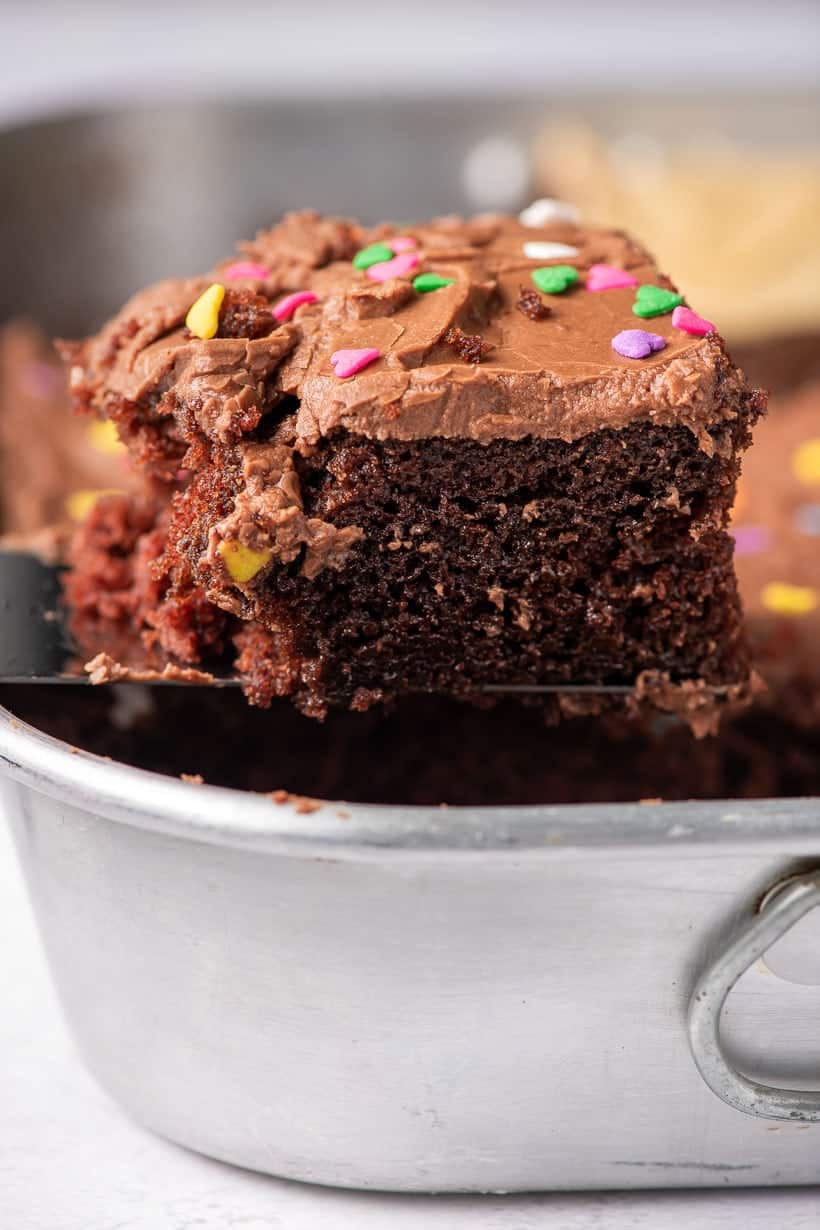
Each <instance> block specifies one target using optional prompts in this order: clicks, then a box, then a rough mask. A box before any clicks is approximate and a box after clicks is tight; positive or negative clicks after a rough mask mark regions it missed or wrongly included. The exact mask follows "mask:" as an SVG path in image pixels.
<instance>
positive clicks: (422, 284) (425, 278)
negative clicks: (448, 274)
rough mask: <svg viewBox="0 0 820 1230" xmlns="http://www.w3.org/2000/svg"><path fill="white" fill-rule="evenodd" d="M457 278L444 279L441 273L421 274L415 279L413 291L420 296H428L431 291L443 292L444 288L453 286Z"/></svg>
mask: <svg viewBox="0 0 820 1230" xmlns="http://www.w3.org/2000/svg"><path fill="white" fill-rule="evenodd" d="M453 282H455V278H444V277H442V276H441V274H440V273H420V274H419V276H418V277H417V278H413V290H417V291H418V292H419V294H420V295H426V294H427V292H428V291H431V290H441V288H442V286H452V285H453Z"/></svg>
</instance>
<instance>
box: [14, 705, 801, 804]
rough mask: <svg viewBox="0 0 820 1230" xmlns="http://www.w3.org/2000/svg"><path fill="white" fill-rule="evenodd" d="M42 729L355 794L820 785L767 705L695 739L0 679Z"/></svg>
mask: <svg viewBox="0 0 820 1230" xmlns="http://www.w3.org/2000/svg"><path fill="white" fill-rule="evenodd" d="M0 703H2V704H3V705H5V706H6V707H7V708H9V709H10V710H11V711H12V712H13V713H15V714H17V715H18V716H20V717H21V718H23V719H24V720H25V721H27V722H29V723H30V724H31V725H33V726H37V727H39V728H40V729H42V730H44V731H46V732H47V733H49V734H53V735H55V736H57V737H58V738H61V739H64V740H65V741H67V742H68V743H71V744H72V745H75V746H79V747H82V748H84V749H86V750H88V751H92V752H95V753H97V754H99V755H105V756H111V757H114V758H115V759H118V760H121V761H124V762H125V763H126V764H132V765H136V766H138V767H140V768H146V769H151V770H154V771H157V772H160V773H166V774H171V775H174V776H176V775H181V774H185V775H192V776H196V775H199V776H201V777H202V778H203V779H204V780H205V781H207V782H209V783H211V784H213V785H221V786H230V787H234V788H238V789H246V790H254V791H274V790H288V791H290V792H292V793H295V794H304V795H309V796H312V797H316V798H344V799H348V800H350V801H351V802H363V803H395V804H418V805H438V804H441V803H447V804H451V805H454V806H455V805H473V806H474V805H486V806H490V805H503V804H539V803H544V804H550V803H551V804H560V803H607V802H629V801H634V800H638V799H657V798H663V799H668V800H675V799H678V800H679V799H690V798H691V799H708V798H712V799H715V798H727V797H734V798H767V797H788V796H792V797H794V796H800V795H820V730H818V729H817V728H816V726H812V725H808V726H805V727H802V726H801V725H799V724H798V723H796V722H794V721H789V720H786V719H785V718H783V717H779V716H777V715H776V714H773V713H771V712H768V713H767V712H764V711H761V710H760V709H757V710H752V711H750V712H749V713H747V714H745V715H740V716H738V717H735V718H733V719H732V720H731V722H728V723H726V724H725V725H724V729H723V731H722V733H721V734H720V735H718V736H717V737H714V738H706V739H702V740H696V739H694V737H693V736H692V735H691V733H690V732H689V730H688V729H687V728H686V727H685V726H684V725H683V724H682V723H680V722H677V721H668V720H665V719H661V720H657V721H655V722H654V723H652V724H651V725H649V726H640V727H638V726H636V725H635V724H634V723H633V724H630V723H626V722H618V721H612V722H609V723H607V724H603V723H602V722H601V721H600V720H599V719H584V718H577V719H573V720H571V721H565V722H563V723H562V724H560V725H558V726H552V727H545V723H544V717H543V714H542V712H541V711H540V710H539V709H537V708H536V709H527V708H524V707H522V706H521V705H519V704H517V703H515V702H504V703H501V704H498V705H497V706H495V707H493V708H490V709H477V708H475V707H473V706H472V705H469V704H466V703H459V702H455V701H449V700H445V699H442V698H437V697H416V698H413V699H410V700H407V701H405V702H403V703H401V704H399V705H397V706H395V707H394V708H392V709H391V710H389V711H387V712H386V713H385V712H384V711H382V710H381V709H378V708H376V709H373V710H371V711H370V712H368V713H365V714H350V713H341V712H340V713H332V714H331V715H330V716H329V717H328V719H327V720H326V721H325V722H317V721H315V720H314V719H310V718H305V717H302V716H301V715H300V714H299V713H298V712H297V711H296V710H295V709H294V708H293V706H292V705H291V704H290V702H289V701H280V702H278V703H276V704H274V706H273V708H271V709H270V710H264V711H263V710H258V709H250V708H249V707H248V706H247V705H246V703H245V701H244V699H243V698H242V697H241V696H240V695H239V694H238V693H234V692H208V691H207V690H203V689H193V690H188V689H182V688H174V689H172V688H155V689H151V688H148V687H144V686H142V685H133V684H129V685H115V686H113V687H109V688H76V689H75V688H71V689H69V688H60V687H55V688H48V687H16V688H10V687H9V688H5V689H0Z"/></svg>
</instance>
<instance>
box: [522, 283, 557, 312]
mask: <svg viewBox="0 0 820 1230" xmlns="http://www.w3.org/2000/svg"><path fill="white" fill-rule="evenodd" d="M515 306H516V307H517V308H518V310H519V312H520V313H521V314H522V316H526V317H527V319H528V320H546V319H547V317H548V316H549V315H551V313H552V309H551V308H549V307H547V305H546V303H545V302H544V300H543V299H542V298H541V296H540V295H539V294H538V293H537V292H536V291H534V290H529V289H528V288H527V287H526V286H522V287H521V291H520V294H519V296H518V302H517V303H516V305H515Z"/></svg>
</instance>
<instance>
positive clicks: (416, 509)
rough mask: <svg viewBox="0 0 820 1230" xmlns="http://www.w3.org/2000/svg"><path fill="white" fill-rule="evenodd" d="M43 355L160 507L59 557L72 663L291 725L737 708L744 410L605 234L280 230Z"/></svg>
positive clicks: (734, 375) (527, 217) (720, 363)
mask: <svg viewBox="0 0 820 1230" xmlns="http://www.w3.org/2000/svg"><path fill="white" fill-rule="evenodd" d="M65 349H66V353H67V356H68V358H69V361H70V363H71V368H72V370H71V388H72V392H73V396H74V398H75V401H76V403H77V404H78V405H79V407H80V408H81V409H84V410H86V411H88V412H89V413H90V414H92V415H95V416H98V417H100V418H103V419H108V420H110V421H112V422H113V423H114V424H115V425H116V427H117V431H118V432H119V435H120V437H121V438H122V440H123V441H124V442H125V444H126V445H127V446H128V448H129V449H130V450H131V452H132V454H133V456H134V458H135V460H136V461H137V462H138V463H139V464H140V465H141V466H142V467H143V469H144V470H145V471H146V472H149V473H150V474H151V475H152V476H153V477H154V478H155V479H157V480H161V482H162V483H163V484H164V486H163V487H162V488H161V492H162V493H161V494H160V495H158V496H156V497H154V499H153V503H151V504H150V506H149V505H147V504H145V503H142V504H138V503H137V502H135V501H133V500H131V501H129V500H127V499H123V498H121V497H120V498H116V497H112V498H111V499H110V500H107V501H106V500H103V501H100V502H99V503H98V504H97V506H96V508H95V510H94V512H93V513H92V515H91V517H90V519H89V521H88V523H87V525H86V526H85V528H84V530H83V531H82V533H81V534H80V536H79V539H78V541H77V543H76V544H75V550H74V573H73V576H72V577H71V578H70V580H69V583H68V597H69V600H70V602H71V603H72V605H73V607H74V610H75V621H74V623H75V632H76V633H77V635H78V637H79V639H80V641H81V642H82V644H83V646H84V647H86V648H87V649H88V651H89V653H92V652H94V651H95V650H96V649H97V648H99V647H100V642H99V639H98V637H99V635H100V633H101V629H102V624H103V623H104V622H105V621H106V620H107V619H108V620H109V622H110V619H111V618H113V619H114V622H115V623H118V625H119V629H120V631H121V633H122V634H123V637H124V638H125V639H126V640H127V639H128V638H129V637H130V638H131V639H132V640H134V641H139V642H140V643H141V644H142V645H143V646H145V647H147V648H149V649H150V650H151V651H152V652H156V653H162V654H165V655H168V656H169V657H170V659H171V660H172V661H174V662H177V663H179V664H181V665H183V666H196V667H200V666H204V667H207V666H208V664H209V663H212V662H213V661H216V660H221V661H223V662H224V661H225V659H226V658H228V659H230V658H231V657H232V656H233V655H235V663H236V667H237V669H238V670H239V672H240V673H241V675H242V677H243V679H244V680H245V687H246V691H247V694H248V697H249V698H250V699H251V700H252V701H253V702H254V703H256V704H258V705H266V704H269V703H270V701H271V699H272V698H273V697H274V696H282V695H288V696H291V697H292V698H293V699H294V701H295V702H296V703H297V704H298V706H299V707H300V708H301V709H302V710H303V711H304V712H306V713H309V714H312V715H317V716H321V715H323V714H324V713H325V712H326V711H327V709H328V707H329V706H342V707H349V708H354V709H365V708H367V707H369V706H370V705H371V704H373V703H375V702H378V701H382V700H386V699H390V698H393V697H397V696H402V695H404V694H407V693H412V692H427V693H440V694H447V695H455V696H472V695H476V694H477V693H480V691H481V689H482V688H483V687H484V686H485V685H499V684H557V685H567V687H569V685H593V686H595V685H609V684H615V685H627V686H629V687H631V688H632V689H633V698H634V699H635V701H636V702H637V701H641V700H642V699H646V698H649V699H651V700H654V702H655V703H657V704H658V705H660V706H661V707H664V708H670V709H676V710H679V711H681V712H684V713H686V715H687V716H688V717H689V718H690V719H691V720H692V721H693V722H694V723H695V725H696V726H698V728H699V729H706V728H708V727H709V726H710V725H711V724H712V723H713V719H714V716H715V713H716V711H717V708H718V707H719V705H720V704H721V703H722V702H723V701H725V699H726V698H727V696H728V697H739V696H742V695H744V694H745V693H746V692H747V691H748V689H749V679H750V667H749V656H748V648H747V645H746V642H745V638H744V634H743V627H742V618H741V609H740V602H739V598H738V591H737V583H736V579H735V575H734V571H733V566H732V551H733V542H732V538H731V536H730V534H729V529H728V521H729V512H730V509H731V506H732V503H733V500H734V495H735V484H736V481H737V478H738V474H739V471H740V459H741V455H742V453H743V451H744V449H745V448H746V447H747V446H748V444H749V442H750V438H751V428H752V425H753V424H754V422H755V421H756V419H757V418H758V417H759V415H760V414H761V412H762V409H763V407H764V403H765V398H764V396H763V394H761V393H759V392H756V391H754V390H752V389H751V388H750V387H749V386H748V384H747V382H746V380H745V378H744V376H743V374H742V373H741V372H740V371H739V370H738V369H737V368H736V367H735V366H734V364H733V363H732V361H731V359H730V357H729V356H728V354H727V352H726V349H725V346H724V344H723V342H722V340H721V338H720V336H719V334H718V333H717V331H716V329H715V327H714V326H713V325H712V324H710V322H708V321H705V320H703V319H702V318H701V317H699V316H698V315H697V314H696V313H695V312H694V311H692V310H690V308H688V307H687V306H686V304H685V302H684V299H683V297H682V295H681V294H680V293H679V292H678V291H677V289H676V288H675V286H674V285H673V283H672V282H671V281H670V280H669V278H668V277H666V276H665V275H664V274H662V273H660V272H659V271H658V270H657V268H656V267H655V266H654V265H653V263H652V261H651V259H650V257H649V256H648V255H647V254H646V252H645V251H644V250H643V249H642V248H641V247H640V246H639V245H638V244H636V243H635V242H634V241H633V240H631V239H630V238H628V237H627V236H626V235H624V234H623V233H621V232H618V231H613V230H602V229H595V228H589V227H581V226H579V225H577V224H576V223H575V222H574V221H573V220H571V218H570V216H569V214H568V211H567V210H566V209H565V208H564V207H561V206H559V205H557V204H555V203H546V204H545V203H542V204H541V205H539V206H538V207H537V208H536V209H534V210H533V209H531V210H529V211H525V214H524V215H522V219H511V218H506V217H499V216H483V217H479V218H475V219H473V220H471V221H463V220H461V219H458V218H443V219H437V220H434V221H432V222H429V223H424V224H421V225H417V226H409V227H402V228H394V227H391V226H389V225H385V226H380V227H376V228H371V229H369V230H368V229H365V228H363V227H361V226H359V225H358V224H357V223H354V222H349V221H340V220H336V219H327V218H322V217H320V216H319V215H317V214H314V213H300V214H293V215H290V216H288V217H286V218H285V219H284V221H283V222H282V223H280V224H279V225H278V226H275V227H274V228H273V229H272V230H270V231H267V232H262V233H261V234H259V235H258V236H257V237H256V239H255V240H254V241H252V242H251V243H248V244H245V245H242V247H241V249H240V251H239V253H238V255H237V257H236V258H235V259H233V260H232V261H230V262H227V263H225V264H223V265H221V266H218V267H217V268H216V269H215V270H214V271H212V272H210V273H209V274H207V275H205V276H204V277H202V278H198V279H197V278H195V279H187V280H177V281H167V282H164V283H161V284H160V285H158V286H154V287H152V288H150V289H148V290H146V291H144V292H142V293H140V294H138V295H137V296H135V298H133V299H132V300H131V301H130V302H129V303H128V304H126V306H125V307H124V308H123V309H122V311H121V312H120V313H119V314H118V315H117V316H116V317H115V318H114V320H112V321H111V322H110V323H109V324H108V325H106V326H105V328H103V329H102V331H101V332H100V333H99V334H98V335H97V336H96V337H93V338H91V339H89V340H87V341H85V342H82V343H77V344H71V345H70V346H67V347H66V348H65ZM109 564H110V567H109ZM605 703H610V702H604V701H602V700H601V698H600V697H595V698H591V699H590V698H589V697H586V698H584V699H583V700H582V699H580V698H579V697H578V695H577V694H575V695H573V694H572V693H571V692H569V691H568V692H567V693H566V694H565V695H564V696H562V698H561V701H560V702H559V704H560V705H561V707H563V708H564V709H565V710H567V711H575V710H577V709H579V708H587V709H588V708H589V707H590V706H593V707H594V706H596V705H597V706H600V705H602V704H605Z"/></svg>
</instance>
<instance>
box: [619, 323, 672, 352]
mask: <svg viewBox="0 0 820 1230" xmlns="http://www.w3.org/2000/svg"><path fill="white" fill-rule="evenodd" d="M665 345H666V342H665V340H664V339H663V338H662V337H661V336H660V335H659V334H658V333H647V332H646V331H645V330H644V329H624V331H623V332H622V333H616V334H615V336H614V337H613V339H612V349H613V350H614V351H616V352H617V353H618V354H619V355H623V357H624V358H625V359H645V358H647V356H648V355H651V354H652V353H653V351H655V350H663V348H664V346H665Z"/></svg>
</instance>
